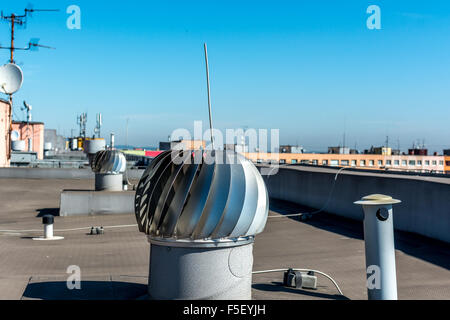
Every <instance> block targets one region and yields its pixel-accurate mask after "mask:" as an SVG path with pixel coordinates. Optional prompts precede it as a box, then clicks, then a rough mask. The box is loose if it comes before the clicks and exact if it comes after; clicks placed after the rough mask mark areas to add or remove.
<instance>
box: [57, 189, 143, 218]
mask: <svg viewBox="0 0 450 320" xmlns="http://www.w3.org/2000/svg"><path fill="white" fill-rule="evenodd" d="M134 196H135V192H134V191H123V192H109V191H83V190H82V191H69V190H64V191H63V192H62V193H61V200H60V209H59V215H60V216H62V217H67V216H83V215H103V214H134Z"/></svg>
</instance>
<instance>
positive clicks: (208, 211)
mask: <svg viewBox="0 0 450 320" xmlns="http://www.w3.org/2000/svg"><path fill="white" fill-rule="evenodd" d="M268 210H269V200H268V193H267V189H266V186H265V184H264V181H263V179H262V177H261V175H260V173H259V172H258V170H257V169H256V167H255V166H254V165H253V164H252V163H251V162H250V161H249V160H247V159H245V158H244V157H243V156H242V155H240V154H237V153H235V152H225V151H217V150H214V151H166V152H164V153H162V154H161V155H159V156H158V157H157V158H155V159H154V160H153V162H152V163H151V164H150V166H149V167H148V168H147V170H146V171H145V173H144V174H143V176H142V178H141V180H140V182H139V184H138V187H137V189H136V198H135V213H136V219H137V222H138V225H139V230H140V231H141V232H144V233H146V234H148V235H149V236H150V237H153V238H172V239H174V240H176V239H179V240H205V239H208V240H218V239H237V238H241V237H248V236H254V235H256V234H258V233H261V232H262V231H263V230H264V227H265V224H266V221H267V215H268Z"/></svg>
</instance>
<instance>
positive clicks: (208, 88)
mask: <svg viewBox="0 0 450 320" xmlns="http://www.w3.org/2000/svg"><path fill="white" fill-rule="evenodd" d="M204 47H205V63H206V85H207V90H208V111H209V129H210V130H211V145H212V149H213V150H214V149H215V148H214V134H213V122H212V112H211V87H210V85H209V64H208V50H207V48H206V43H205V44H204Z"/></svg>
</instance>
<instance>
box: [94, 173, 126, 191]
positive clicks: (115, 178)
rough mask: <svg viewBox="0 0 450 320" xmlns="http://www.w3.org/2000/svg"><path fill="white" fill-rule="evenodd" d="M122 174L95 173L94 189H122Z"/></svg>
mask: <svg viewBox="0 0 450 320" xmlns="http://www.w3.org/2000/svg"><path fill="white" fill-rule="evenodd" d="M122 180H123V175H122V174H108V173H96V174H95V191H122V185H123V182H122Z"/></svg>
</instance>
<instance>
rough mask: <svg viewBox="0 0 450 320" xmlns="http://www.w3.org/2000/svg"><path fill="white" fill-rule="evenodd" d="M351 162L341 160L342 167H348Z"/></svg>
mask: <svg viewBox="0 0 450 320" xmlns="http://www.w3.org/2000/svg"><path fill="white" fill-rule="evenodd" d="M348 164H349V161H348V160H341V166H348Z"/></svg>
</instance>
